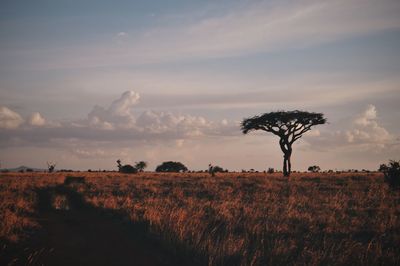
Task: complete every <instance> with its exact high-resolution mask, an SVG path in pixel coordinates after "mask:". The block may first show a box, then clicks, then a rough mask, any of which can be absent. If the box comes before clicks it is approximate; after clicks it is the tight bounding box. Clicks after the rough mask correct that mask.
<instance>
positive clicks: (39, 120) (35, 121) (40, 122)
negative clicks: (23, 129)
mask: <svg viewBox="0 0 400 266" xmlns="http://www.w3.org/2000/svg"><path fill="white" fill-rule="evenodd" d="M28 124H29V125H31V126H44V125H45V124H46V119H44V118H43V117H42V115H41V114H40V113H39V112H35V113H32V114H31V116H30V117H29V119H28Z"/></svg>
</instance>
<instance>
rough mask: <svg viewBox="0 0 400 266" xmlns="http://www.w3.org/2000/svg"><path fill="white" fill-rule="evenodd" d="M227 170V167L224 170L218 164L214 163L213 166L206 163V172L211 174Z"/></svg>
mask: <svg viewBox="0 0 400 266" xmlns="http://www.w3.org/2000/svg"><path fill="white" fill-rule="evenodd" d="M227 172H228V169H226V170H225V169H224V168H222V167H220V166H218V165H215V166H213V165H212V164H209V165H208V173H209V174H210V175H211V176H215V174H216V173H227Z"/></svg>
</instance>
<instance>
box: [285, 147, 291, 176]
mask: <svg viewBox="0 0 400 266" xmlns="http://www.w3.org/2000/svg"><path fill="white" fill-rule="evenodd" d="M291 156H292V149H291V147H289V150H287V151H286V152H285V153H284V155H283V175H284V176H290V173H291V172H292V163H291V161H290V157H291Z"/></svg>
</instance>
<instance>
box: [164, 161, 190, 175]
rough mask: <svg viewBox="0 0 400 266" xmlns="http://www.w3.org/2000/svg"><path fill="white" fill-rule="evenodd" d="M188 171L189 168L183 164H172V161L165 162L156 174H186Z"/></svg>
mask: <svg viewBox="0 0 400 266" xmlns="http://www.w3.org/2000/svg"><path fill="white" fill-rule="evenodd" d="M187 170H188V169H187V167H186V166H185V165H184V164H183V163H180V162H172V161H168V162H163V163H162V164H160V165H159V166H157V168H156V172H175V173H179V172H186V171H187Z"/></svg>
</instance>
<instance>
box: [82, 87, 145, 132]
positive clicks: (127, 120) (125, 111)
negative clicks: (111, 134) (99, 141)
mask: <svg viewBox="0 0 400 266" xmlns="http://www.w3.org/2000/svg"><path fill="white" fill-rule="evenodd" d="M139 99H140V96H139V94H138V93H136V92H134V91H126V92H124V93H123V94H122V95H121V97H120V98H119V99H117V100H115V101H113V102H112V104H111V105H110V107H108V108H107V109H106V108H104V107H101V106H95V107H94V108H93V110H92V111H91V112H90V113H89V115H88V119H89V124H90V125H91V126H93V127H96V128H101V129H114V128H115V127H118V128H132V127H134V124H135V117H134V115H133V114H132V107H133V106H134V105H136V104H137V103H138V101H139Z"/></svg>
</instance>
